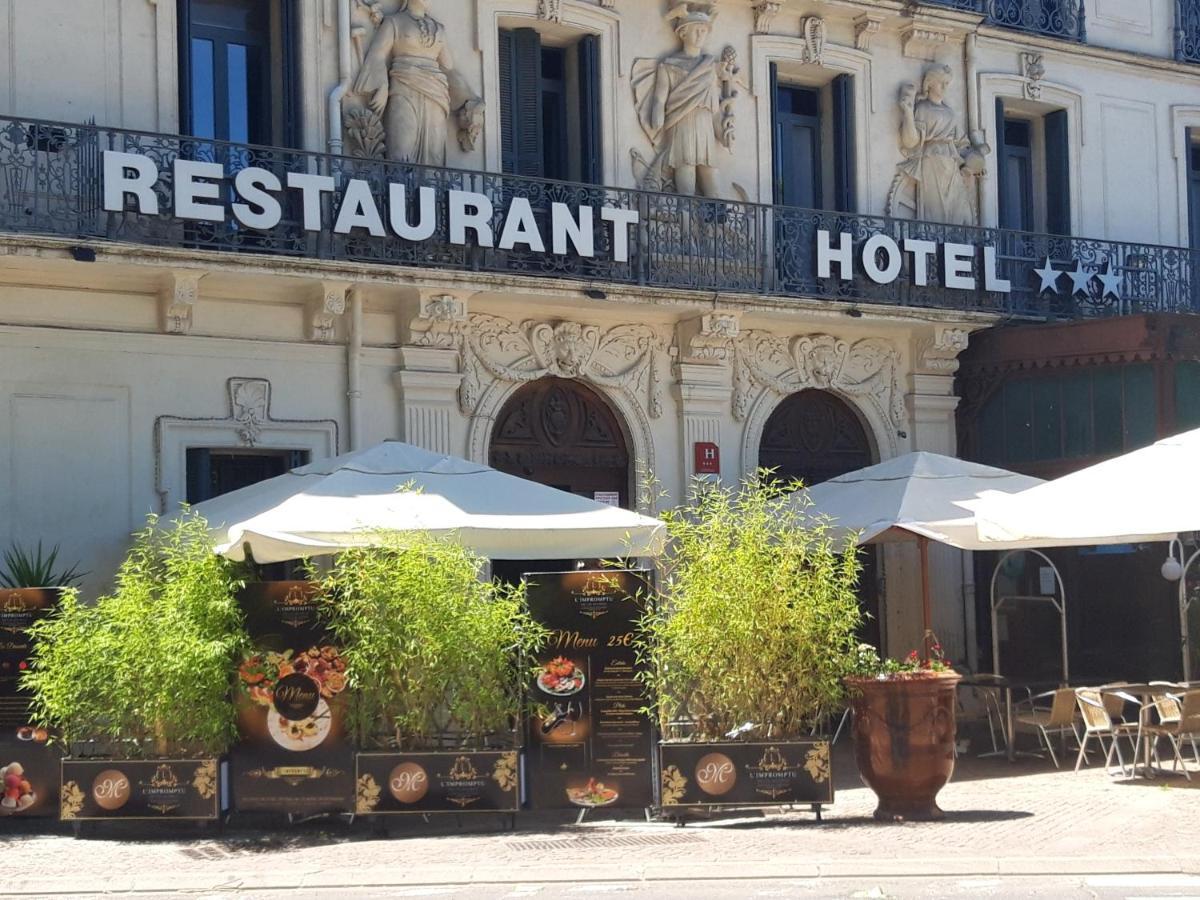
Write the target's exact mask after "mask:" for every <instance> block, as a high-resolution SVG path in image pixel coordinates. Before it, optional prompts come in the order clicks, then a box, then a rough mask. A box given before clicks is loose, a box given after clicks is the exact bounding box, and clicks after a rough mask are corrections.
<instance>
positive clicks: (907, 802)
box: [846, 672, 960, 822]
mask: <svg viewBox="0 0 1200 900" xmlns="http://www.w3.org/2000/svg"><path fill="white" fill-rule="evenodd" d="M959 680H960V676H958V675H956V674H955V673H953V672H946V673H939V674H937V675H921V676H918V677H915V678H906V679H882V680H880V679H867V678H847V679H846V684H847V686H848V687H849V688H850V706H851V709H853V710H854V756H855V760H856V761H857V763H858V771H859V773H860V774H861V775H862V779H863V781H864V782H865V783H866V785H867V787H869V788H870V789H871V790H872V791H874V792H875V795H876V796H877V797H878V798H879V805H878V807H876V809H875V818H876V819H878V820H880V821H887V822H898V821H908V820H916V821H929V820H935V819H940V818H942V817H943V813H942V811H941V809H939V808H938V805H937V795H938V792H939V791H940V790H941V789H942V788H943V787H945V786H946V783H947V782H948V781H949V780H950V776H951V775H952V774H953V772H954V741H955V733H956V724H955V716H954V710H955V689H956V687H957V685H958V682H959Z"/></svg>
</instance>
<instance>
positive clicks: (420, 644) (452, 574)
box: [312, 532, 545, 749]
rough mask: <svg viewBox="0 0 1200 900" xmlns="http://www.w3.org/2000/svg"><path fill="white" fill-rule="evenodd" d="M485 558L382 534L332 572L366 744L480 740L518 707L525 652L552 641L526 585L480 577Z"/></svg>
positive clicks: (356, 717) (357, 726) (358, 725)
mask: <svg viewBox="0 0 1200 900" xmlns="http://www.w3.org/2000/svg"><path fill="white" fill-rule="evenodd" d="M484 563H485V560H484V559H482V558H481V557H478V556H476V555H475V554H473V553H472V552H471V551H470V550H468V549H466V548H464V547H463V546H461V545H460V544H457V543H455V542H453V541H451V540H445V539H440V538H436V537H433V536H431V535H429V534H425V533H421V532H405V533H398V532H390V533H389V532H382V533H380V534H379V536H378V541H377V546H375V547H369V548H353V549H349V550H345V551H343V552H342V553H340V554H339V555H338V557H337V559H336V560H335V561H334V563H333V567H332V569H331V570H330V571H329V572H328V573H327V574H326V575H324V576H323V577H322V576H320V575H319V574H318V573H315V572H314V573H313V574H312V577H313V579H314V580H316V581H319V582H320V584H321V589H322V593H323V595H324V596H325V597H326V598H327V600H328V604H329V605H328V619H329V624H330V627H331V629H332V631H333V633H334V634H335V635H336V637H337V640H338V643H339V645H340V646H341V647H342V656H343V658H344V659H345V660H346V664H347V666H346V674H347V676H348V677H349V679H350V684H351V685H352V686H353V688H354V691H353V693H352V700H351V709H350V725H351V728H352V729H353V730H354V732H355V734H356V735H357V737H358V740H359V745H360V746H364V747H365V746H368V745H369V744H372V743H374V744H376V745H379V744H383V743H387V742H388V741H387V740H386V739H385V738H386V737H387V736H394V739H395V741H396V744H397V745H399V746H400V747H402V748H405V749H407V748H414V747H417V748H420V747H430V746H433V745H436V744H438V742H439V741H442V740H450V741H456V742H458V743H460V744H471V745H473V746H483V745H484V744H485V743H486V742H487V740H488V736H489V735H500V734H501V733H505V732H509V731H511V729H512V728H513V726H514V722H515V719H516V717H517V716H518V714H519V712H520V705H521V673H520V671H519V670H518V666H519V664H520V663H519V659H520V657H521V655H522V654H523V653H525V652H529V651H532V650H534V649H536V648H537V646H539V645H540V643H541V642H542V641H543V640H544V637H545V635H544V629H542V628H541V627H540V626H538V625H537V624H535V623H534V622H533V621H532V620H531V619H530V617H529V616H528V614H527V613H526V611H525V605H524V598H523V595H522V592H521V590H520V588H519V587H515V586H506V585H501V584H496V583H493V582H489V581H483V580H480V577H479V574H480V571H481V568H482V566H483V565H484Z"/></svg>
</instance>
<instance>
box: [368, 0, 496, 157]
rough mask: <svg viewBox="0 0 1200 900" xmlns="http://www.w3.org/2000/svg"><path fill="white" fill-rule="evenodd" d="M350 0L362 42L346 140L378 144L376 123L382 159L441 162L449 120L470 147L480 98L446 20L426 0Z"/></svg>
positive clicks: (479, 123)
mask: <svg viewBox="0 0 1200 900" xmlns="http://www.w3.org/2000/svg"><path fill="white" fill-rule="evenodd" d="M356 3H357V6H356V9H355V15H354V18H353V19H352V24H351V32H352V37H353V39H355V40H356V47H361V46H364V45H365V46H366V48H367V49H366V51H365V52H364V53H363V56H362V62H361V66H360V68H359V70H358V74H357V75H356V76H355V78H354V82H353V85H352V88H351V92H350V93H349V94H348V95H347V99H346V109H345V122H346V125H345V130H346V144H347V148H348V149H350V150H352V151H362V150H372V151H374V152H378V150H379V141H378V135H379V132H380V130H382V132H383V135H384V142H383V150H384V156H385V157H386V158H387V159H391V160H395V161H397V162H406V163H419V164H422V165H434V166H440V165H445V162H446V140H447V130H448V122H449V121H451V120H452V121H453V122H454V124H455V126H456V131H457V135H458V141H459V145H460V146H461V147H462V149H463V150H464V151H470V150H473V149H474V147H475V141H476V139H477V138H478V137H479V133H480V130H481V129H482V125H483V110H484V106H483V101H482V100H481V99H480V98H479V97H478V96H477V95H476V94H475V93H474V91H472V90H471V88H470V87H469V86H468V85H467V82H466V80H465V79H464V78H463V77H462V75H461V74H460V73H459V72H458V70H457V69H455V67H454V60H453V58H452V57H451V55H450V50H449V47H448V46H447V43H446V32H445V26H444V25H443V24H442V23H441V22H439V21H438V20H437V19H435V18H434V17H433V16H432V15H431V14H430V12H429V9H428V0H377V2H372V0H356ZM388 10H391V11H390V12H387V11H388ZM385 13H386V14H385ZM356 29H357V30H356ZM368 32H370V38H369V41H368V39H367V35H368Z"/></svg>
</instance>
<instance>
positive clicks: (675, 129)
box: [630, 2, 744, 197]
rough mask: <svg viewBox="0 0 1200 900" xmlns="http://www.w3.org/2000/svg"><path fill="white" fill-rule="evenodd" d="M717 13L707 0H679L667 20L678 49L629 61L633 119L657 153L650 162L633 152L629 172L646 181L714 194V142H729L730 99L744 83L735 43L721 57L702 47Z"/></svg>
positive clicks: (685, 191) (686, 191)
mask: <svg viewBox="0 0 1200 900" xmlns="http://www.w3.org/2000/svg"><path fill="white" fill-rule="evenodd" d="M716 17H717V11H716V10H715V9H714V8H713V4H712V3H709V2H705V3H693V2H688V3H677V4H676V5H675V6H674V7H673V8H672V9H671V11H670V12H669V13H667V21H668V22H672V23H673V24H674V28H675V34H676V35H677V36H678V38H679V40H680V43H681V44H682V50H680V51H679V52H677V53H674V54H671V55H669V56H665V57H663V58H662V59H637V60H634V63H633V68H632V69H631V72H630V76H631V77H630V82H631V86H632V88H633V98H634V103H635V104H636V106H637V114H638V121H639V122H641V125H642V129H643V130H644V131H645V132H646V136H647V137H648V138H649V139H650V143H651V144H652V145H653V147H654V153H655V155H654V158H653V159H652V160H651V161H650V162H649V163H647V162H645V161H644V160H643V159H642V158H641V156H640V154H637V153H636V151H635V153H634V174H635V175H636V176H637V178H638V182H639V184H641V185H643V186H648V185H657V189H663V188H664V187H666V186H667V185H671V186H672V187H673V188H674V190H676V191H678V192H679V193H681V194H696V193H699V194H700V195H702V196H705V197H715V196H717V175H718V168H719V167H718V160H717V144H722V145H724V146H725V147H726V148H729V147H732V145H733V140H734V113H733V105H734V101H735V100H736V99H737V96H738V88H739V87H743V86H744V84H743V83H742V82H741V80H740V73H739V69H738V65H737V53H736V51H735V50H734V49H733V48H732V47H726V48H725V50H724V51H723V52H722V54H721V56H720V58H719V59H718V58H717V57H714V56H712V55H710V54H707V53H705V52H704V45H705V43H707V41H708V38H709V35H710V34H711V33H712V25H713V20H715V19H716Z"/></svg>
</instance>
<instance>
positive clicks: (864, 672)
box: [850, 644, 954, 681]
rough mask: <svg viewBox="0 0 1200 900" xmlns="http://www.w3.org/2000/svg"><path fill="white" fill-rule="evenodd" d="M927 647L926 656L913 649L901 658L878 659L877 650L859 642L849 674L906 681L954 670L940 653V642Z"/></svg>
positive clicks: (857, 676)
mask: <svg viewBox="0 0 1200 900" xmlns="http://www.w3.org/2000/svg"><path fill="white" fill-rule="evenodd" d="M929 649H930V653H929V656H927V657H922V656H921V655H920V654H919V653H918V652H917V651H916V650H913V651H911V652H910V653H909V654H908V656H906V657H904V658H903V659H880V658H879V651H877V650H876V649H875V648H874V647H872V646H871V645H870V644H859V645H858V648H857V650H856V651H855V656H854V665H853V667H852V670H851V672H850V674H851V675H853V676H855V677H856V678H869V679H878V680H881V681H908V680H911V679H913V678H923V677H927V676H932V675H940V674H941V673H943V672H952V671H953V670H954V669H953V666H952V665H951V663H950V661H949V660H948V659H946V657H945V656H944V655H943V654H942V645H941V644H933V645H932V646H931V647H930V648H929Z"/></svg>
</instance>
